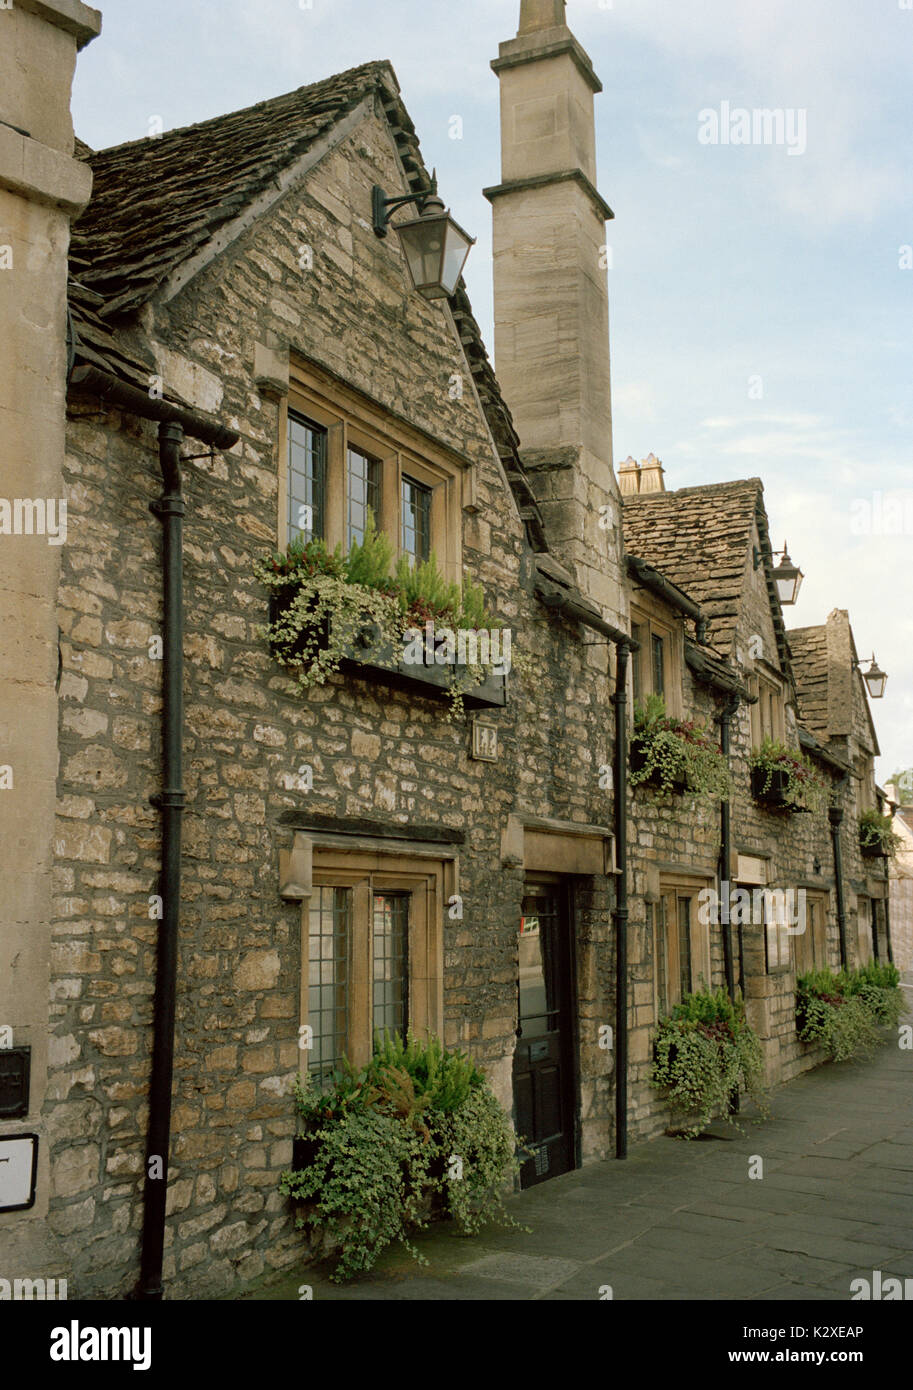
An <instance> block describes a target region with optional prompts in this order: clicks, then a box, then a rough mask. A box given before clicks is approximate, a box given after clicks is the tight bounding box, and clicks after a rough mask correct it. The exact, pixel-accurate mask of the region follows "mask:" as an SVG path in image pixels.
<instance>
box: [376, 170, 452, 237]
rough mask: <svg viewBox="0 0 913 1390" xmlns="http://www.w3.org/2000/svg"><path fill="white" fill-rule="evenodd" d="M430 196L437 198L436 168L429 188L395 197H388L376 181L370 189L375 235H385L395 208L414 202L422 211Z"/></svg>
mask: <svg viewBox="0 0 913 1390" xmlns="http://www.w3.org/2000/svg"><path fill="white" fill-rule="evenodd" d="M430 198H437V170H435V172H434V173H433V174H432V175H431V186H430V187H429V188H423V189H421V190H420V191H419V192H418V193H404V194H403V195H402V196H400V197H396V198H388V197H387V195H386V194H385V192H384V190H383V189H382V188H381V186H380V184H377V183H376V184H375V185H374V187H373V188H372V189H371V214H372V217H373V219H374V234H375V236H380V237H383V236H386V235H387V226H388V224H389V222H390V214H391V213H392V212H395V211H396V209H397V208H402V207H405V206H406V205H407V204H408V203H415V204H416V206H417V207H418V210H419V212H422V211H423V210H424V207H425V204H426V203H427V202H428V200H429V199H430Z"/></svg>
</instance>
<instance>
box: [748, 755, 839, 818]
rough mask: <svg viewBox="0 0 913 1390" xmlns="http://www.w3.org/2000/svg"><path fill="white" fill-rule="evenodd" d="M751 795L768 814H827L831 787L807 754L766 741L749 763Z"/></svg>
mask: <svg viewBox="0 0 913 1390" xmlns="http://www.w3.org/2000/svg"><path fill="white" fill-rule="evenodd" d="M748 767H749V771H750V773H751V794H752V796H753V797H754V799H755V801H757V802H758V804H759V805H760V806H763V807H764V808H765V810H768V811H782V812H784V813H785V814H787V815H793V814H794V813H795V812H797V811H823V810H824V808H825V806H826V805H827V795H828V786H827V783H826V782H825V781H824V779H823V778H822V777H821V776H819V774H818V773H817V772H816V771H815V769H814V767H813V766H812V764H811V763H810V762H809V760H808V758H807V757H806V756H805V754H804V753H802V752H800V750H799V749H797V748H790V747H787V745H786V744H784V743H779V742H778V741H777V740H775V739H770V738H765V739H763V740H762V743H761V746H760V748H756V749H755V750H754V752H753V753H752V755H751V758H750V759H749V762H748Z"/></svg>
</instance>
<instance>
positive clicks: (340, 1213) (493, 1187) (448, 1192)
mask: <svg viewBox="0 0 913 1390" xmlns="http://www.w3.org/2000/svg"><path fill="white" fill-rule="evenodd" d="M296 1093H297V1100H298V1109H299V1114H300V1127H301V1130H302V1135H301V1137H302V1138H305V1139H306V1140H308V1146H307V1147H308V1152H309V1155H310V1157H309V1161H308V1162H307V1164H306V1166H305V1167H303V1168H300V1169H297V1170H287V1171H286V1172H284V1173H283V1174H282V1176H281V1179H280V1185H279V1186H280V1191H281V1192H283V1193H284V1194H285V1195H286V1196H289V1197H291V1198H292V1199H293V1200H295V1201H296V1202H298V1203H300V1204H301V1207H302V1209H301V1210H300V1211H299V1213H298V1215H297V1217H296V1224H297V1225H298V1226H299V1227H308V1228H310V1229H311V1230H312V1231H313V1232H315V1233H316V1232H320V1233H322V1234H323V1236H324V1238H325V1240H326V1241H327V1242H328V1243H330V1244H331V1246H332V1247H334V1248H335V1251H336V1254H337V1263H336V1268H335V1270H334V1273H333V1275H332V1276H331V1277H332V1278H333V1279H334V1280H336V1281H341V1280H344V1279H347V1278H351V1277H352V1276H353V1275H355V1274H358V1273H359V1272H361V1271H364V1270H367V1269H370V1268H371V1267H372V1265H373V1264H374V1263H375V1261H376V1260H377V1258H378V1256H379V1255H380V1254H381V1252H382V1251H383V1250H384V1249H385V1248H386V1247H387V1246H388V1245H390V1244H392V1243H394V1242H399V1243H400V1244H401V1245H402V1246H403V1247H404V1248H405V1249H406V1250H408V1251H409V1253H410V1254H411V1255H412V1256H413V1257H414V1258H415V1259H417V1260H418V1261H419V1262H420V1263H424V1261H423V1259H422V1256H421V1255H420V1254H419V1252H418V1250H417V1249H416V1248H415V1246H414V1244H413V1243H412V1240H411V1236H412V1235H413V1234H414V1232H415V1231H417V1230H421V1229H422V1228H423V1227H425V1226H427V1224H428V1222H429V1220H430V1217H431V1215H432V1212H433V1210H434V1206H435V1203H437V1205H438V1207H439V1208H440V1210H441V1212H442V1214H448V1215H450V1216H452V1218H453V1219H454V1221H455V1222H456V1225H457V1228H458V1230H459V1231H460V1232H461V1233H463V1234H467V1235H469V1234H473V1233H475V1232H476V1231H477V1230H478V1229H479V1228H480V1227H481V1226H482V1225H484V1224H485V1223H486V1222H488V1221H492V1220H497V1221H500V1222H502V1223H503V1224H506V1225H511V1226H515V1225H516V1224H517V1223H516V1222H515V1221H514V1220H513V1218H512V1217H511V1216H510V1215H509V1214H508V1213H507V1211H506V1209H505V1207H504V1199H503V1188H504V1185H505V1182H506V1180H507V1178H508V1177H509V1175H510V1174H511V1173H513V1172H516V1171H517V1168H518V1164H517V1161H516V1158H515V1140H514V1135H513V1131H512V1130H511V1126H510V1122H509V1120H508V1118H507V1116H506V1115H505V1113H504V1111H503V1110H502V1109H501V1107H500V1105H499V1104H498V1102H497V1100H496V1098H495V1096H494V1094H493V1093H492V1091H491V1089H490V1087H489V1086H488V1083H487V1082H486V1080H485V1076H484V1074H483V1073H482V1072H481V1071H480V1070H479V1068H478V1067H477V1066H476V1065H475V1063H474V1062H473V1061H472V1060H471V1058H469V1057H467V1056H466V1055H465V1054H464V1053H461V1052H451V1051H448V1050H447V1049H446V1048H444V1047H443V1046H442V1045H441V1043H440V1042H439V1041H438V1040H437V1039H436V1038H431V1039H429V1040H428V1041H427V1042H424V1041H421V1040H418V1039H416V1038H414V1037H413V1036H412V1035H411V1034H410V1035H409V1036H408V1037H407V1038H406V1039H403V1038H401V1037H400V1036H399V1035H394V1036H393V1037H392V1038H391V1037H387V1036H385V1037H384V1039H383V1041H380V1040H378V1042H377V1043H376V1046H375V1052H374V1056H373V1057H372V1058H371V1061H370V1062H369V1063H368V1064H367V1066H365V1067H363V1068H361V1069H360V1070H356V1069H355V1068H353V1067H351V1066H349V1065H346V1066H345V1067H344V1068H343V1071H342V1073H341V1074H340V1075H339V1076H338V1077H337V1079H336V1081H335V1082H334V1085H333V1086H332V1087H331V1088H330V1089H329V1090H328V1091H327V1092H325V1093H315V1092H314V1091H311V1090H308V1089H306V1088H305V1087H303V1086H301V1085H300V1083H299V1085H298V1087H297V1092H296Z"/></svg>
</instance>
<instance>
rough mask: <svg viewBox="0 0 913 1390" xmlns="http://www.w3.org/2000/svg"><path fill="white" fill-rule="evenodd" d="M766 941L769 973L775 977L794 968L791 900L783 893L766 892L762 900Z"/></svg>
mask: <svg viewBox="0 0 913 1390" xmlns="http://www.w3.org/2000/svg"><path fill="white" fill-rule="evenodd" d="M761 901H762V903H763V912H764V939H765V942H766V950H767V973H768V975H774V974H777V973H779V972H781V971H784V970H789V969H791V968H792V948H791V947H790V940H791V938H792V935H793V933H792V931H791V930H790V921H789V915H788V907H787V905H788V903H789V901H790V899H789V898H788V897H787V895H786V894H785V893H784V892H782V891H777V890H775V889H771V890H770V891H769V892H768V891H765V893H764V896H763V898H762V900H761Z"/></svg>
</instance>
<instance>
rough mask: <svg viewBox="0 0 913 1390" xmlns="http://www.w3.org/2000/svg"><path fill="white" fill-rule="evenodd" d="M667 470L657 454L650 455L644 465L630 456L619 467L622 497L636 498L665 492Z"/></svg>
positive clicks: (619, 484) (619, 483)
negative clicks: (649, 493) (646, 494)
mask: <svg viewBox="0 0 913 1390" xmlns="http://www.w3.org/2000/svg"><path fill="white" fill-rule="evenodd" d="M665 471H666V470H665V469H664V468H663V466H662V464H661V463H660V461H659V459H658V458H657V457H656V455H655V454H648V455H647V457H646V458H645V459H644V461H643V463H638V462H637V460H636V459H632V458H631V456H630V454H629V455H628V457H627V458H626V459H625V460H624V462H623V463H620V464H619V465H618V487H619V490H620V492H621V495H622V497H634V496H637V495H638V494H640V495H641V496H642V495H643V494H644V493H645V492H665V490H666V484H665V483H664V481H663V474H664V473H665Z"/></svg>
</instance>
